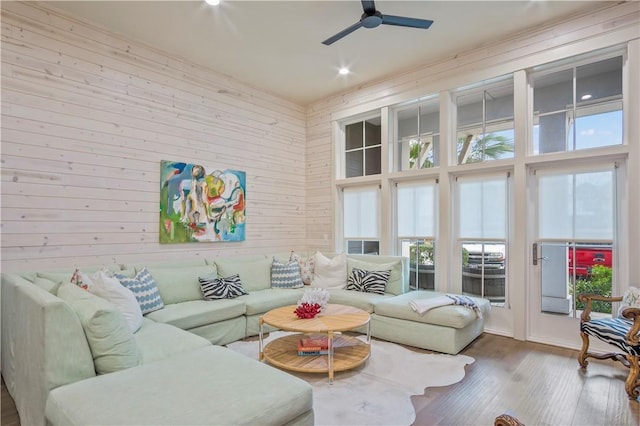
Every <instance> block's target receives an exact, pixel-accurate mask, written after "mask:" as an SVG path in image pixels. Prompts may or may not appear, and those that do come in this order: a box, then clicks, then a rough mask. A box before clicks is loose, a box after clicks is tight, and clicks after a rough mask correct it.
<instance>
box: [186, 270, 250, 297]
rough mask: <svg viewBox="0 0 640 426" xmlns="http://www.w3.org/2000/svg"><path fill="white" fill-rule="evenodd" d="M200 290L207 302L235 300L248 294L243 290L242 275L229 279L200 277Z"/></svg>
mask: <svg viewBox="0 0 640 426" xmlns="http://www.w3.org/2000/svg"><path fill="white" fill-rule="evenodd" d="M198 281H200V289H201V290H202V296H203V297H204V299H205V300H219V299H235V298H236V297H238V296H242V295H244V294H248V293H247V292H246V291H244V289H243V288H242V281H240V275H238V274H235V275H232V276H230V277H227V278H217V277H200V278H198Z"/></svg>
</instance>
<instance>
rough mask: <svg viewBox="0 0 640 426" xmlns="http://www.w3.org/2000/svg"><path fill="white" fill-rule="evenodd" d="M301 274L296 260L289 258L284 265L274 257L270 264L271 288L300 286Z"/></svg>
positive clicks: (301, 283)
mask: <svg viewBox="0 0 640 426" xmlns="http://www.w3.org/2000/svg"><path fill="white" fill-rule="evenodd" d="M302 287H304V283H303V282H302V276H301V275H300V264H299V263H298V261H296V260H290V261H289V263H287V264H286V265H285V264H284V263H282V262H280V261H279V260H278V259H276V258H275V257H274V258H273V263H272V264H271V288H302Z"/></svg>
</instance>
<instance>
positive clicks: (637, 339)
mask: <svg viewBox="0 0 640 426" xmlns="http://www.w3.org/2000/svg"><path fill="white" fill-rule="evenodd" d="M622 316H623V317H625V318H627V319H630V320H633V325H632V326H631V328H630V329H629V332H628V333H627V342H628V343H629V344H630V345H632V346H637V345H640V335H638V333H640V308H625V309H624V310H623V311H622Z"/></svg>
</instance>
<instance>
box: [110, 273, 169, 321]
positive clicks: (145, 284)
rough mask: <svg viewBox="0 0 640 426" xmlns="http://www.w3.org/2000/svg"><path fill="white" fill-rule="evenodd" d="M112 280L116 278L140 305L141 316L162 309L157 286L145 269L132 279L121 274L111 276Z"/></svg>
mask: <svg viewBox="0 0 640 426" xmlns="http://www.w3.org/2000/svg"><path fill="white" fill-rule="evenodd" d="M113 278H116V279H117V280H118V281H120V284H122V285H123V286H125V287H126V288H128V289H129V290H130V291H131V292H132V293H133V295H134V296H135V297H136V300H137V301H138V304H139V305H140V310H141V311H142V315H144V314H148V313H149V312H153V311H157V310H158V309H162V308H164V301H163V300H162V297H161V296H160V290H158V284H156V282H155V280H154V279H153V277H152V276H151V274H150V273H149V271H148V270H147V268H146V267H144V268H142V270H140V272H138V273H137V274H136V276H135V277H133V278H131V277H127V276H126V275H122V274H113Z"/></svg>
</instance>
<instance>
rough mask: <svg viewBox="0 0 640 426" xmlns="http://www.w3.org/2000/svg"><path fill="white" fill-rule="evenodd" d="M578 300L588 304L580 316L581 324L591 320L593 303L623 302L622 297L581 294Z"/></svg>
mask: <svg viewBox="0 0 640 426" xmlns="http://www.w3.org/2000/svg"><path fill="white" fill-rule="evenodd" d="M578 300H579V301H581V302H583V303H586V304H587V306H586V307H585V308H584V311H582V315H581V316H580V321H581V322H586V321H589V320H591V317H590V314H591V303H592V302H593V301H594V300H596V301H598V302H610V303H613V302H622V296H601V295H599V294H581V295H579V296H578Z"/></svg>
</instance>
